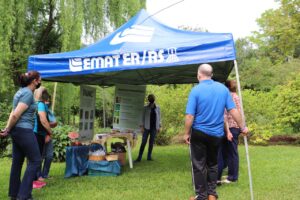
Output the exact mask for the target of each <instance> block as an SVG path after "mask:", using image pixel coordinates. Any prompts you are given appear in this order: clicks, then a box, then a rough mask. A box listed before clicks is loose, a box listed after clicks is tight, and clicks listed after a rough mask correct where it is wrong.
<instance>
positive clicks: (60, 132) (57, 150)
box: [52, 125, 75, 162]
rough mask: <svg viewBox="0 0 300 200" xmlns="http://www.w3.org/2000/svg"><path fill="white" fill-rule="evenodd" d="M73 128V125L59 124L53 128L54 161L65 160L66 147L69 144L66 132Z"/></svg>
mask: <svg viewBox="0 0 300 200" xmlns="http://www.w3.org/2000/svg"><path fill="white" fill-rule="evenodd" d="M74 129H75V128H74V127H72V126H67V125H64V126H62V125H59V126H57V127H56V128H54V129H53V138H52V139H53V145H54V157H53V159H54V161H56V162H63V161H65V160H66V147H67V146H70V144H71V143H70V139H69V138H68V133H69V132H72V131H74Z"/></svg>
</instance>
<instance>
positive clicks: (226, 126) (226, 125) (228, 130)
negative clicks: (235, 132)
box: [224, 119, 233, 141]
mask: <svg viewBox="0 0 300 200" xmlns="http://www.w3.org/2000/svg"><path fill="white" fill-rule="evenodd" d="M224 129H225V134H226V137H227V140H228V141H232V138H233V136H232V133H231V131H230V129H229V124H228V120H227V119H226V120H224Z"/></svg>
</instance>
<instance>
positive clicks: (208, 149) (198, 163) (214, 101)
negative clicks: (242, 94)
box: [184, 64, 248, 200]
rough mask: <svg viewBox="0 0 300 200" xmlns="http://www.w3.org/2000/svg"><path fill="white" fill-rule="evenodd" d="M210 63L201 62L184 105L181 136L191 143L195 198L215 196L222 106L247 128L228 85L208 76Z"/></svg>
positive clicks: (210, 75)
mask: <svg viewBox="0 0 300 200" xmlns="http://www.w3.org/2000/svg"><path fill="white" fill-rule="evenodd" d="M212 75H213V69H212V66H211V65H209V64H201V65H200V66H199V68H198V73H197V78H198V80H199V84H198V85H196V86H195V87H194V88H193V89H192V90H191V92H190V94H189V97H188V102H187V106H186V117H185V134H184V140H185V142H186V143H187V144H189V145H190V156H191V161H192V176H193V177H192V178H193V183H194V187H195V193H196V196H195V197H191V198H190V199H195V200H207V199H209V200H214V199H217V198H218V195H217V192H216V185H217V175H218V164H217V156H218V148H219V144H220V142H221V139H222V136H223V135H224V109H226V110H227V111H228V112H229V113H230V114H231V115H232V117H233V118H234V119H235V121H236V122H237V124H238V126H239V127H240V128H241V131H242V132H243V133H244V134H247V132H248V129H247V127H246V126H245V125H244V123H243V121H242V118H241V115H240V113H239V112H238V110H237V109H236V108H235V105H234V102H233V100H232V98H231V95H230V93H229V91H228V89H227V88H226V87H225V86H224V85H223V84H221V83H218V82H215V81H213V80H212V79H211V77H212Z"/></svg>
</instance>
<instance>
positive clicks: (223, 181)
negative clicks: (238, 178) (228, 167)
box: [221, 179, 232, 184]
mask: <svg viewBox="0 0 300 200" xmlns="http://www.w3.org/2000/svg"><path fill="white" fill-rule="evenodd" d="M221 182H222V183H225V184H230V183H232V181H230V180H228V179H224V180H222V181H221Z"/></svg>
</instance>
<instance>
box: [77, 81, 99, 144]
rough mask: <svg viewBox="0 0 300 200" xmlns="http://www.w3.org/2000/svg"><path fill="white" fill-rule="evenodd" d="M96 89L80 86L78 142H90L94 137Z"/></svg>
mask: <svg viewBox="0 0 300 200" xmlns="http://www.w3.org/2000/svg"><path fill="white" fill-rule="evenodd" d="M95 101H96V88H94V87H90V86H85V85H81V86H80V112H79V116H80V122H79V135H80V138H79V139H80V140H81V141H85V140H92V139H93V135H94V119H95Z"/></svg>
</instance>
